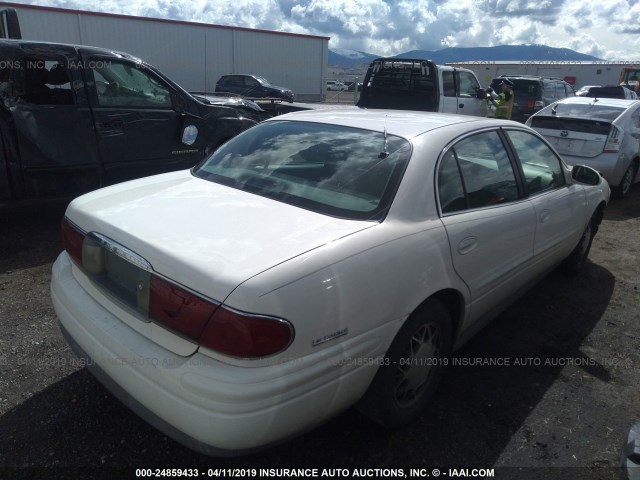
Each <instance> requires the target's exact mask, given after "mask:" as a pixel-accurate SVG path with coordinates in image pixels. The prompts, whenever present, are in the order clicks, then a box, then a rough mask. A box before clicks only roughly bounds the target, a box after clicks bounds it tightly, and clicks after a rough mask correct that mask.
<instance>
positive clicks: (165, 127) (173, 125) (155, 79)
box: [85, 56, 200, 184]
mask: <svg viewBox="0 0 640 480" xmlns="http://www.w3.org/2000/svg"><path fill="white" fill-rule="evenodd" d="M85 63H86V64H87V65H88V66H90V69H89V70H88V73H89V75H90V76H91V77H93V78H92V86H93V88H92V89H91V93H92V95H91V100H92V108H93V113H94V117H95V124H96V132H97V136H98V146H99V150H100V155H101V157H102V162H103V165H104V174H103V175H104V183H105V184H111V183H116V182H120V181H123V180H127V179H131V178H136V177H141V176H144V175H152V174H156V173H161V172H167V171H171V170H178V169H181V168H189V167H191V166H193V165H194V164H195V163H196V162H197V161H198V159H199V158H200V154H199V152H198V150H197V149H193V148H190V147H187V146H186V145H184V144H182V142H181V135H182V126H183V123H184V116H183V115H182V114H181V113H179V112H178V111H176V110H175V109H174V108H173V99H174V95H173V89H172V87H171V86H170V85H168V84H167V83H166V82H165V81H164V79H162V78H160V77H159V76H158V75H156V74H155V73H154V72H153V71H151V70H150V69H148V68H145V67H144V65H142V64H138V63H135V62H133V61H129V60H126V59H114V58H111V57H100V56H94V57H91V58H89V59H88V61H86V62H85Z"/></svg>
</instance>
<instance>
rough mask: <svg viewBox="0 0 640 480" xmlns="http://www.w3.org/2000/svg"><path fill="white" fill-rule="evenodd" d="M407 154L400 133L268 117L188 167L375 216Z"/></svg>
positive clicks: (250, 187) (317, 205)
mask: <svg viewBox="0 0 640 480" xmlns="http://www.w3.org/2000/svg"><path fill="white" fill-rule="evenodd" d="M410 154H411V146H410V143H409V142H408V141H407V140H405V139H403V138H400V137H396V136H393V135H385V134H384V133H381V132H373V131H370V130H362V129H357V128H351V127H343V126H337V125H326V124H320V123H307V122H294V121H273V122H266V123H263V124H260V125H257V126H255V127H253V128H251V129H249V130H247V131H245V132H243V133H242V134H240V135H238V136H237V137H235V138H233V139H231V140H230V141H229V142H227V143H226V144H224V145H223V146H222V147H221V148H219V149H218V150H217V151H216V152H215V153H214V154H213V155H212V156H211V157H209V158H208V159H207V160H205V161H204V162H203V163H202V164H200V165H199V166H198V167H196V168H195V169H194V175H195V176H197V177H199V178H203V179H206V180H209V181H212V182H216V183H220V184H223V185H227V186H230V187H233V188H237V189H240V190H244V191H247V192H251V193H255V194H257V195H261V196H264V197H268V198H272V199H275V200H279V201H282V202H284V203H288V204H291V205H295V206H298V207H301V208H305V209H308V210H312V211H315V212H318V213H323V214H327V215H331V216H336V217H340V218H348V219H354V220H377V221H381V220H382V219H383V218H384V216H385V215H386V212H387V209H388V208H389V205H390V204H391V201H392V199H393V196H394V195H395V192H396V190H397V187H398V184H399V182H400V178H401V177H402V173H403V172H404V169H405V166H406V164H407V162H408V160H409V157H410Z"/></svg>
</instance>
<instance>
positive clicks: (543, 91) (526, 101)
mask: <svg viewBox="0 0 640 480" xmlns="http://www.w3.org/2000/svg"><path fill="white" fill-rule="evenodd" d="M504 79H508V80H510V81H511V83H513V96H514V102H513V110H512V111H511V120H516V121H518V122H525V121H526V120H527V119H528V118H529V117H530V116H531V115H533V114H534V113H536V112H537V111H538V110H541V109H543V108H544V107H546V106H547V105H549V104H551V103H553V102H555V101H557V100H561V99H563V98H566V97H574V96H575V94H576V93H575V91H574V90H573V87H572V86H571V85H570V84H568V83H567V82H565V81H564V80H561V79H559V78H546V77H536V76H532V75H502V76H501V77H498V78H494V79H493V80H492V82H491V87H492V88H493V89H494V90H496V91H498V92H499V91H500V89H499V88H498V85H499V84H500V82H501V81H502V80H504Z"/></svg>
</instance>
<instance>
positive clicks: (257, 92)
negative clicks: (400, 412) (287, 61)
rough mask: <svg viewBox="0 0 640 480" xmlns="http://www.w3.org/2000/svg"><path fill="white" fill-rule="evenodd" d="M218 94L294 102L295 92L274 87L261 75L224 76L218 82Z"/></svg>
mask: <svg viewBox="0 0 640 480" xmlns="http://www.w3.org/2000/svg"><path fill="white" fill-rule="evenodd" d="M216 92H226V93H236V94H238V95H241V96H243V97H248V98H281V99H282V100H286V101H287V102H293V92H292V91H291V90H290V89H288V88H285V87H279V86H277V85H272V84H271V83H270V82H269V80H267V79H266V78H264V77H261V76H260V75H253V74H233V75H223V76H222V77H220V80H218V81H217V82H216Z"/></svg>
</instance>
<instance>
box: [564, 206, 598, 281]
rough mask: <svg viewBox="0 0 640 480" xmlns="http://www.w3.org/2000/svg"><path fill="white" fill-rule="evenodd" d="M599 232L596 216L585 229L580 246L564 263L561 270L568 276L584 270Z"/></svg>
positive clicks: (577, 246)
mask: <svg viewBox="0 0 640 480" xmlns="http://www.w3.org/2000/svg"><path fill="white" fill-rule="evenodd" d="M597 231H598V223H597V221H596V215H595V214H594V216H593V217H591V220H589V223H588V224H587V226H586V227H585V229H584V232H582V237H580V241H579V242H578V245H576V248H574V249H573V252H571V254H570V255H569V256H568V257H567V258H566V259H565V260H564V262H563V263H562V266H561V269H562V271H563V272H564V273H566V274H568V275H577V274H579V273H581V272H582V270H584V265H585V263H586V262H587V257H588V256H589V251H590V250H591V244H592V243H593V238H594V237H595V235H596V232H597Z"/></svg>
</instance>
